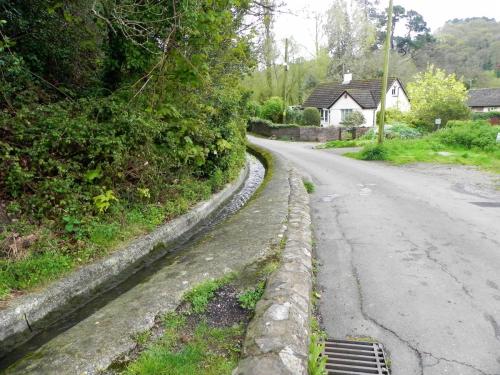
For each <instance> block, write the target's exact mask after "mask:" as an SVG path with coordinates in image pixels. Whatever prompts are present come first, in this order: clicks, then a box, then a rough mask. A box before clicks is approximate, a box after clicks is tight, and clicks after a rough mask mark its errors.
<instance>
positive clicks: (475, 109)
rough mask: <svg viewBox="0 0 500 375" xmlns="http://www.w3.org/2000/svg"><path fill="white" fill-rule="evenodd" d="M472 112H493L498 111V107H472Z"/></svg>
mask: <svg viewBox="0 0 500 375" xmlns="http://www.w3.org/2000/svg"><path fill="white" fill-rule="evenodd" d="M472 111H473V112H493V111H495V112H496V111H500V107H473V108H472Z"/></svg>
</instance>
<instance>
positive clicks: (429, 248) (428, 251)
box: [424, 242, 474, 299]
mask: <svg viewBox="0 0 500 375" xmlns="http://www.w3.org/2000/svg"><path fill="white" fill-rule="evenodd" d="M436 249H437V247H436V246H434V245H432V244H430V243H428V242H427V248H426V249H425V250H424V252H425V256H426V257H427V259H429V260H430V261H431V262H433V263H435V264H437V265H438V266H439V268H440V269H441V271H443V272H444V273H445V274H447V275H448V276H449V277H451V278H452V279H453V280H454V281H455V282H456V283H457V284H458V285H460V286H461V287H462V291H463V292H464V293H465V294H466V295H467V296H468V297H469V298H471V299H474V297H473V296H472V294H471V292H470V291H469V289H467V287H466V286H465V285H464V284H463V283H462V282H461V281H460V280H459V279H458V278H457V277H456V276H455V275H454V274H452V273H451V272H450V271H449V270H448V267H446V265H444V264H443V263H441V262H440V261H439V260H438V259H437V258H435V257H433V256H432V254H431V252H432V251H434V250H436Z"/></svg>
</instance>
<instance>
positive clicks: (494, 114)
mask: <svg viewBox="0 0 500 375" xmlns="http://www.w3.org/2000/svg"><path fill="white" fill-rule="evenodd" d="M492 118H498V119H500V112H499V111H491V112H472V119H473V120H489V119H492Z"/></svg>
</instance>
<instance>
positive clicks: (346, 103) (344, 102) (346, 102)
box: [327, 94, 366, 126]
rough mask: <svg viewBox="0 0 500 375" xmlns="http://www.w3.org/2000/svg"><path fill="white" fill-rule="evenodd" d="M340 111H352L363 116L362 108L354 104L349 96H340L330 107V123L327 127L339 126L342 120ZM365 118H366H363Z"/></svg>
mask: <svg viewBox="0 0 500 375" xmlns="http://www.w3.org/2000/svg"><path fill="white" fill-rule="evenodd" d="M341 109H352V110H353V111H360V112H362V113H363V114H364V110H363V108H361V106H360V105H359V104H358V103H356V102H355V101H354V100H353V99H352V98H351V97H350V96H349V95H347V98H346V95H345V94H344V95H342V97H341V98H340V99H339V100H337V101H336V102H335V104H334V105H332V106H331V107H330V123H329V124H328V125H327V126H339V125H340V121H341V120H342V117H341V116H342V115H341V111H340V110H341ZM365 118H366V117H365Z"/></svg>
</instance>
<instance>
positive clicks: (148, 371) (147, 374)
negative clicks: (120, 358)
mask: <svg viewBox="0 0 500 375" xmlns="http://www.w3.org/2000/svg"><path fill="white" fill-rule="evenodd" d="M164 324H165V333H164V336H163V337H162V338H161V339H160V340H159V342H157V343H155V344H153V345H152V346H150V347H149V348H147V349H146V350H145V351H144V352H143V353H142V354H141V355H140V356H139V358H138V359H137V360H136V361H134V362H132V363H130V364H129V365H128V367H127V368H126V370H125V374H129V375H161V374H165V375H198V374H206V375H225V374H227V375H229V374H231V371H232V370H233V369H234V368H235V367H236V366H237V361H238V358H239V353H240V342H241V338H242V336H243V334H244V328H243V327H242V326H241V325H239V326H234V327H227V328H211V327H209V326H208V325H207V324H205V323H204V322H201V323H199V324H198V325H197V326H196V327H195V329H194V332H193V334H192V336H190V337H189V338H186V337H184V332H185V330H186V320H185V319H184V318H183V317H181V315H178V314H175V313H172V314H169V316H167V317H166V318H165V323H164Z"/></svg>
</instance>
